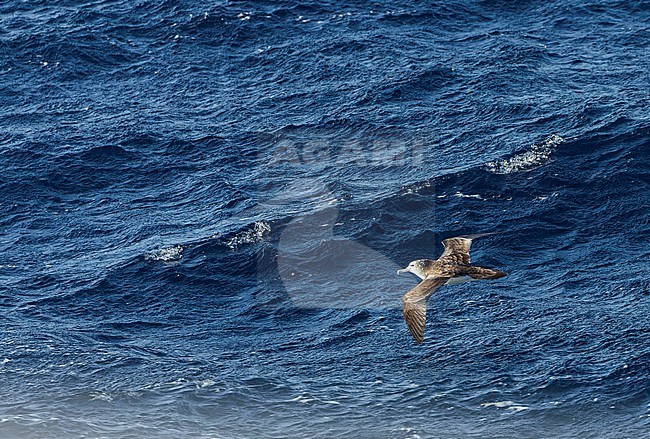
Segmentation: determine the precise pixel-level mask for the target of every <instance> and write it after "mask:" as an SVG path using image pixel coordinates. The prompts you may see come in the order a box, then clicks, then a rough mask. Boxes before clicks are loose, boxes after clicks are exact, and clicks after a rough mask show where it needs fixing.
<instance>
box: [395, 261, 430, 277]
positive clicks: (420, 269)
mask: <svg viewBox="0 0 650 439" xmlns="http://www.w3.org/2000/svg"><path fill="white" fill-rule="evenodd" d="M431 262H433V261H431V260H430V259H417V260H415V261H412V262H411V263H410V264H408V265H407V266H406V268H402V269H401V270H397V274H402V273H413V274H414V275H416V276H417V277H419V278H420V279H424V278H425V277H426V275H425V274H424V271H425V270H426V268H427V267H428V266H429V265H430V264H431Z"/></svg>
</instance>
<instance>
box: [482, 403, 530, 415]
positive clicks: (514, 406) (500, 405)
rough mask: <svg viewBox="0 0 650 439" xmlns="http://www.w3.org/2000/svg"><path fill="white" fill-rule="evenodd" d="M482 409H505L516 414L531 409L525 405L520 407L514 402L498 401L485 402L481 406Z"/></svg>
mask: <svg viewBox="0 0 650 439" xmlns="http://www.w3.org/2000/svg"><path fill="white" fill-rule="evenodd" d="M481 407H497V408H500V409H501V408H505V409H506V410H512V411H515V412H520V411H522V410H528V408H529V407H527V406H525V405H518V404H516V403H514V402H512V401H497V402H484V403H483V404H481Z"/></svg>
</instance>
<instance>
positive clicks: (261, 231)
mask: <svg viewBox="0 0 650 439" xmlns="http://www.w3.org/2000/svg"><path fill="white" fill-rule="evenodd" d="M270 231H271V225H270V224H269V223H267V222H266V221H257V222H256V223H255V224H254V225H253V228H252V229H250V230H246V231H244V232H241V233H238V234H237V235H235V236H233V237H232V238H230V240H229V241H228V243H227V244H226V245H227V246H228V247H230V248H231V249H233V250H234V249H235V248H237V247H238V246H239V245H241V244H250V243H253V242H258V241H261V240H262V239H264V237H265V236H266V235H267V234H268V233H269V232H270Z"/></svg>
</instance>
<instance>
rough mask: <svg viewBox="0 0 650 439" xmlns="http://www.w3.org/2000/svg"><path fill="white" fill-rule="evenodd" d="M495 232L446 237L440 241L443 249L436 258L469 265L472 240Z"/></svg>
mask: <svg viewBox="0 0 650 439" xmlns="http://www.w3.org/2000/svg"><path fill="white" fill-rule="evenodd" d="M495 233H498V232H494V233H478V234H476V235H464V236H456V237H454V238H447V239H445V240H443V241H442V245H444V246H445V251H444V252H443V253H442V256H440V258H438V260H439V261H443V262H447V263H452V264H458V265H469V264H470V263H471V260H470V257H469V248H470V247H471V246H472V240H473V239H476V238H480V237H482V236H489V235H494V234H495Z"/></svg>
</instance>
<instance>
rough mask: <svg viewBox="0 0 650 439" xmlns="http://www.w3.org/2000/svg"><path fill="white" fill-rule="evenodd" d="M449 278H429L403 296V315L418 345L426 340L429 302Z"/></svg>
mask: <svg viewBox="0 0 650 439" xmlns="http://www.w3.org/2000/svg"><path fill="white" fill-rule="evenodd" d="M448 279H449V278H448V277H427V278H426V279H424V280H423V281H422V282H420V283H419V284H417V285H416V286H415V288H413V289H412V290H410V291H409V292H408V293H406V294H404V296H402V313H403V314H404V321H405V322H406V326H407V327H408V328H409V332H410V333H411V335H412V336H413V338H414V339H415V341H416V342H417V343H418V344H421V343H422V341H423V340H424V325H425V323H426V321H427V300H428V299H429V296H431V295H432V294H433V293H434V291H436V290H437V289H438V287H439V286H440V285H442V284H444V283H445V282H447V280H448Z"/></svg>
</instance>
